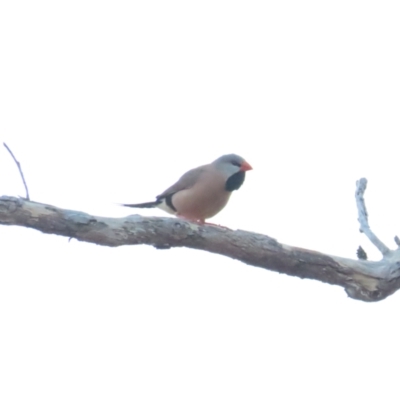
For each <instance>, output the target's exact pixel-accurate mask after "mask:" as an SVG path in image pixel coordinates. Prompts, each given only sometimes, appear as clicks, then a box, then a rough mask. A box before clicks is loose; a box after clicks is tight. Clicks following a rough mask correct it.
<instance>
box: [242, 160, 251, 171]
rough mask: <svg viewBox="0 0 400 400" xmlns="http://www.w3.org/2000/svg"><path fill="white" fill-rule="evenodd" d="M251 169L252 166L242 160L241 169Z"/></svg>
mask: <svg viewBox="0 0 400 400" xmlns="http://www.w3.org/2000/svg"><path fill="white" fill-rule="evenodd" d="M251 169H253V167H252V166H251V165H250V164H249V163H248V162H247V161H243V162H242V165H241V167H240V170H241V171H250V170H251Z"/></svg>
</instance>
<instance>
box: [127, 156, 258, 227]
mask: <svg viewBox="0 0 400 400" xmlns="http://www.w3.org/2000/svg"><path fill="white" fill-rule="evenodd" d="M252 169H253V168H252V166H251V165H250V164H249V163H248V162H247V161H246V160H245V159H244V158H243V157H240V156H238V155H236V154H226V155H223V156H221V157H219V158H217V159H216V160H215V161H213V162H212V163H211V164H207V165H202V166H200V167H197V168H194V169H191V170H189V171H187V172H186V173H185V174H183V175H182V176H181V177H180V179H179V180H178V181H177V182H176V183H174V184H173V185H172V186H170V187H169V188H168V189H166V190H164V192H162V193H161V194H159V195H158V196H156V200H155V201H150V202H147V203H139V204H121V205H122V206H124V207H133V208H160V209H161V210H163V211H166V212H167V213H169V214H173V215H176V216H177V217H179V218H182V219H186V220H188V221H191V222H196V223H199V224H207V223H206V219H209V218H211V217H213V216H215V215H216V214H218V213H219V212H220V211H221V210H222V209H223V208H224V207H225V206H226V204H227V203H228V200H229V198H230V196H231V194H232V192H233V191H234V190H238V189H239V188H240V187H241V186H242V184H243V182H244V180H245V176H246V172H247V171H250V170H252ZM211 225H212V224H211Z"/></svg>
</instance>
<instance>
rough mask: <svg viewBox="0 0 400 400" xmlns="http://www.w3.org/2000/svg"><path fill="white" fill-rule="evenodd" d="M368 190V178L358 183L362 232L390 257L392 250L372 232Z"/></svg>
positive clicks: (357, 200)
mask: <svg viewBox="0 0 400 400" xmlns="http://www.w3.org/2000/svg"><path fill="white" fill-rule="evenodd" d="M366 189H367V180H366V178H361V179H360V180H359V181H357V183H356V203H357V210H358V222H359V223H360V231H361V232H363V233H365V235H366V236H367V238H368V239H369V240H370V241H371V243H372V244H373V245H374V246H375V247H376V248H377V249H378V250H379V251H380V252H381V253H382V255H383V256H384V257H385V256H388V255H390V254H391V250H390V249H389V248H388V247H387V246H386V245H385V244H384V243H383V242H382V241H381V240H380V239H379V238H378V237H377V236H376V235H375V233H373V232H372V230H371V228H370V227H369V223H368V213H367V208H366V206H365V201H364V193H365V190H366Z"/></svg>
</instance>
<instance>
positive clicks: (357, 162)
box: [0, 0, 400, 400]
mask: <svg viewBox="0 0 400 400" xmlns="http://www.w3.org/2000/svg"><path fill="white" fill-rule="evenodd" d="M399 20H400V4H399V3H398V2H397V1H379V2H378V1H375V2H371V1H352V0H346V1H335V2H326V1H325V2H324V1H242V2H239V1H218V0H214V1H201V2H200V1H198V2H193V1H180V2H178V1H151V2H150V1H146V2H145V1H140V2H139V1H112V2H111V1H108V2H107V1H87V0H80V1H68V2H55V1H19V2H16V1H13V2H11V1H8V2H7V1H3V2H1V3H0V58H1V62H0V110H1V117H0V139H1V142H3V141H5V142H7V144H8V145H9V146H10V147H11V149H12V150H13V151H14V153H15V155H16V156H17V158H18V159H19V161H20V162H21V164H22V167H23V169H24V172H25V177H26V179H27V182H28V185H29V189H30V194H31V198H32V200H34V201H39V202H44V203H49V204H53V205H55V206H58V207H63V208H69V209H76V210H80V211H85V212H88V213H91V214H94V215H104V216H115V217H123V216H126V215H129V214H131V213H141V214H143V215H158V216H166V214H164V213H163V212H162V211H159V210H145V211H142V210H132V209H124V208H121V207H118V206H116V205H115V203H118V202H127V203H134V202H142V201H151V200H153V199H154V197H155V196H156V195H157V194H159V193H160V192H162V191H163V190H164V189H165V188H166V187H168V186H169V185H171V184H172V183H174V182H175V181H176V180H177V179H178V178H179V177H180V176H181V175H182V173H184V172H185V171H187V170H188V169H190V168H193V167H196V166H198V165H201V164H206V163H209V162H211V161H213V160H214V159H215V158H217V157H219V156H220V155H223V154H227V153H232V152H234V153H237V154H240V155H241V156H243V157H244V158H246V160H247V161H248V162H249V163H250V164H251V165H252V166H253V168H254V170H253V171H251V172H249V173H248V174H247V178H246V182H245V184H244V185H243V186H242V188H241V189H240V190H239V191H238V192H235V193H234V195H233V197H232V199H231V201H230V203H229V204H228V206H227V207H226V209H225V210H223V211H222V212H221V213H220V214H219V215H217V216H216V217H214V218H213V220H212V221H211V222H214V223H219V224H222V225H225V226H229V227H230V228H232V229H244V230H249V231H254V232H258V233H264V234H266V235H269V236H272V237H274V238H276V239H277V240H279V241H280V242H282V243H286V244H289V245H293V246H299V247H304V248H309V249H313V250H317V251H321V252H325V253H328V254H334V255H339V256H343V257H349V258H354V257H355V251H356V249H357V247H358V246H359V245H360V244H361V245H362V246H363V247H364V249H365V250H366V251H367V253H368V254H369V256H370V258H371V259H379V257H380V256H379V253H378V252H377V251H376V250H375V249H373V248H372V245H371V244H369V242H368V241H367V240H366V238H364V237H363V236H362V235H361V234H360V233H359V231H358V223H357V212H356V206H355V200H354V191H355V182H356V180H357V179H359V178H361V177H366V178H367V179H368V182H369V183H368V189H367V192H366V203H367V208H368V211H369V214H370V223H371V226H372V228H373V229H374V231H375V233H376V234H377V235H378V236H379V237H380V238H381V239H382V240H384V241H385V242H386V244H387V245H389V246H390V247H392V248H393V247H394V241H393V237H394V236H395V235H400V213H399V211H398V210H399V207H398V205H399V203H400V191H399V189H398V181H399V174H398V165H399V161H398V159H399V152H398V137H399V132H400V119H399V107H400V95H399V93H400V73H399V71H400V51H399V44H400V43H399V42H400V24H399ZM0 168H1V172H2V173H1V175H0V194H1V195H12V196H18V195H21V196H23V195H24V188H23V186H22V183H21V180H20V177H19V175H18V171H17V169H16V166H15V164H14V163H13V161H12V159H11V157H10V156H9V155H8V153H7V152H6V151H5V149H4V148H3V147H1V148H0ZM0 238H1V243H2V246H1V248H2V257H1V260H2V263H1V266H0V376H1V383H0V398H1V399H4V400H9V399H41V400H47V399H52V400H54V399H74V400H76V399H85V400H86V399H113V400H114V399H271V400H275V399H307V400H314V399H315V400H317V399H318V400H320V399H338V398H340V399H359V398H363V399H376V398H382V399H397V400H398V398H399V394H398V373H397V372H398V371H397V370H396V366H395V365H396V364H397V360H398V358H399V356H400V350H398V349H397V345H396V343H397V342H398V340H399V337H400V323H399V322H398V318H397V316H398V312H399V311H398V310H399V306H400V293H396V294H394V295H393V296H391V297H389V298H388V299H386V300H384V301H382V302H379V303H373V304H368V303H362V302H358V301H355V300H352V299H349V298H348V297H347V295H346V293H345V292H344V290H343V289H341V288H339V287H334V286H329V285H327V284H323V283H321V282H316V281H309V280H300V279H298V278H293V277H288V276H286V275H280V274H277V273H273V272H269V271H266V270H263V269H260V268H254V267H251V266H248V265H245V264H242V263H240V262H237V261H233V260H231V259H228V258H225V257H221V256H218V255H214V254H208V253H205V252H200V251H195V250H188V249H172V250H165V251H161V250H156V249H153V248H151V247H144V246H130V247H127V246H126V247H121V248H106V247H100V246H95V245H92V244H87V243H80V242H77V241H75V240H72V241H71V242H68V239H67V238H64V237H57V236H49V235H45V234H42V233H40V232H36V231H33V230H28V229H25V228H17V227H6V226H0Z"/></svg>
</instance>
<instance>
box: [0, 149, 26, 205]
mask: <svg viewBox="0 0 400 400" xmlns="http://www.w3.org/2000/svg"><path fill="white" fill-rule="evenodd" d="M3 146H4V147H5V148H6V149H7V150H8V152H9V153H10V154H11V157H12V158H13V160H14V161H15V164H17V167H18V171H19V174H20V175H21V179H22V183H23V184H24V186H25V194H26V196H25V198H26V199H27V200H30V197H29V191H28V186H27V184H26V181H25V177H24V173H23V172H22V168H21V164H20V163H19V161H18V160H17V159H16V158H15V156H14V154H13V152H12V151H11V149H10V148H9V147H8V146H7V144H6V143H5V142H3Z"/></svg>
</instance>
